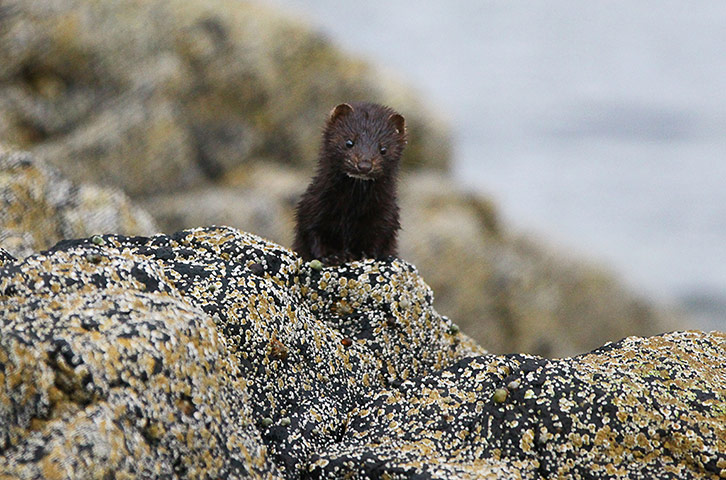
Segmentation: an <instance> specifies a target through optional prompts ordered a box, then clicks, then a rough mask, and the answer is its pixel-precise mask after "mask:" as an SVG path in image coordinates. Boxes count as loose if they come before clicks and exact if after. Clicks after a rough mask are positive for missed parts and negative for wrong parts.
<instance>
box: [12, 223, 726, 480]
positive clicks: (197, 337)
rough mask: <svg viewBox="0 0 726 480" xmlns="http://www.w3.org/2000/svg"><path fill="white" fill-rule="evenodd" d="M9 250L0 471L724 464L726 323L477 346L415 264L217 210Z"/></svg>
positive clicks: (468, 475) (536, 471) (674, 474)
mask: <svg viewBox="0 0 726 480" xmlns="http://www.w3.org/2000/svg"><path fill="white" fill-rule="evenodd" d="M3 262H4V263H3V266H2V267H0V311H1V312H2V316H3V319H2V322H1V323H0V372H1V373H0V418H1V421H0V477H3V478H58V479H64V478H68V479H70V478H106V477H111V476H115V477H116V478H119V477H126V478H172V477H184V478H290V479H292V478H432V479H433V478H442V479H444V478H446V479H473V478H533V479H534V478H553V477H563V478H564V477H566V478H577V477H580V478H644V479H645V478H685V479H691V478H693V479H696V478H699V479H700V478H704V479H705V478H716V477H718V476H719V475H722V476H724V475H726V454H724V452H726V422H724V418H726V417H725V415H726V414H725V412H724V404H725V402H726V373H725V371H724V369H723V365H724V362H726V335H724V334H722V333H711V334H706V333H701V332H677V333H671V334H667V335H663V336H659V337H652V338H628V339H625V340H623V341H620V342H618V343H614V344H609V345H606V346H604V347H603V348H601V349H598V350H596V351H593V352H591V353H590V354H587V355H581V356H578V357H573V358H565V359H560V360H547V359H544V358H542V357H535V356H530V355H523V354H516V355H506V356H498V355H493V354H488V353H487V352H486V351H485V350H483V349H482V348H481V347H479V346H477V345H476V344H475V343H473V342H472V341H471V339H469V338H468V337H467V336H466V335H464V334H463V333H461V332H460V331H459V329H458V327H457V326H456V325H455V324H454V323H452V322H451V321H450V320H449V319H448V318H446V317H442V316H441V315H439V314H438V313H437V312H436V310H435V309H434V308H433V295H432V292H431V290H430V288H429V287H428V286H427V285H426V284H425V283H424V281H423V279H422V277H421V276H420V275H419V274H418V272H417V270H416V269H415V267H413V266H412V265H410V264H407V263H405V262H403V261H400V260H396V259H388V260H381V261H374V260H365V261H361V262H353V263H349V264H344V265H341V266H338V267H328V266H324V265H321V264H320V263H319V262H309V263H303V262H302V260H300V259H299V258H298V257H297V256H296V255H295V254H294V253H293V252H291V251H289V250H287V249H285V248H283V247H281V246H279V245H276V244H273V243H271V242H268V241H265V240H262V239H261V238H259V237H256V236H254V235H251V234H247V233H243V232H240V231H238V230H234V229H231V228H226V227H217V228H202V229H193V230H187V231H182V232H178V233H175V234H173V235H170V236H167V235H156V236H153V237H124V236H119V235H103V236H98V235H97V236H93V237H91V238H86V239H80V240H68V241H63V242H60V243H59V244H57V245H56V246H54V247H53V248H51V249H49V250H48V251H46V252H43V253H39V254H35V255H32V256H30V257H27V258H25V259H24V260H14V259H12V258H9V257H8V258H5V259H4V260H3Z"/></svg>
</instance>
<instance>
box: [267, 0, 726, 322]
mask: <svg viewBox="0 0 726 480" xmlns="http://www.w3.org/2000/svg"><path fill="white" fill-rule="evenodd" d="M268 1H269V3H271V4H274V5H279V6H282V7H284V8H289V9H290V10H294V11H295V12H298V13H299V14H301V15H303V16H304V17H305V18H306V20H307V21H309V22H310V23H311V24H313V25H315V26H316V27H317V28H319V29H321V30H322V31H324V32H326V34H328V35H330V37H331V38H332V39H333V40H334V41H336V42H339V43H340V44H342V45H344V46H345V48H346V49H348V50H349V51H351V52H355V53H356V54H364V55H367V56H369V57H370V58H372V59H374V60H375V61H376V62H379V63H381V64H383V65H385V66H386V67H388V68H391V69H393V70H395V71H397V72H398V73H399V74H401V75H405V77H406V78H407V79H410V81H411V82H412V83H413V84H415V85H416V86H417V87H418V88H419V89H420V90H421V92H422V95H424V97H425V98H426V99H427V100H430V101H431V102H432V103H433V104H435V105H437V107H438V108H439V109H440V110H441V111H443V112H444V113H445V114H446V115H447V117H448V118H449V120H450V123H451V125H452V133H453V135H454V163H453V168H454V172H455V175H456V178H457V180H459V181H460V182H463V183H465V184H467V185H470V186H472V187H473V188H476V189H477V190H480V191H483V192H486V193H489V194H492V195H493V197H494V198H495V199H496V201H497V203H498V205H499V206H500V208H501V209H502V211H503V213H504V215H505V217H506V219H507V220H508V221H509V222H510V223H512V224H514V225H515V226H516V227H517V228H519V229H523V230H531V231H532V232H535V233H536V234H538V235H542V236H544V237H545V238H548V239H551V241H553V242H555V243H556V244H558V245H560V246H563V247H566V248H570V249H574V250H575V251H577V252H579V253H584V254H587V255H589V256H591V257H593V258H596V259H600V260H601V261H603V262H605V263H606V264H608V265H610V266H611V267H612V268H613V269H614V270H615V271H617V272H618V274H620V275H621V276H622V277H624V278H626V279H627V281H628V283H629V284H630V285H631V286H633V287H634V288H637V289H639V290H641V291H644V292H647V294H648V295H651V296H655V297H657V298H659V299H661V300H669V301H672V302H676V303H678V304H680V305H681V306H684V307H685V308H688V309H689V310H690V311H691V313H694V314H698V315H699V320H700V322H702V326H703V327H711V328H720V329H724V328H726V83H724V82H725V79H726V56H724V50H723V48H724V47H723V46H724V45H726V28H724V25H726V7H725V6H724V5H723V4H721V3H719V2H713V1H700V2H696V3H689V4H684V3H682V2H675V1H665V2H663V1H660V0H658V1H654V0H646V1H640V2H628V1H615V2H612V1H607V2H605V1H595V2H577V1H575V0H556V1H554V2H547V3H537V2H535V3H533V2H527V1H511V2H491V1H485V2H481V1H459V2H448V1H444V0H428V1H423V2H417V3H416V6H415V8H413V7H412V6H411V5H410V4H408V3H404V2H388V1H385V0H370V1H368V2H356V1H342V2H341V1H340V0H305V1H303V0H268Z"/></svg>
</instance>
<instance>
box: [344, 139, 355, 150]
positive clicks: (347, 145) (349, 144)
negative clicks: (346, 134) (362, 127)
mask: <svg viewBox="0 0 726 480" xmlns="http://www.w3.org/2000/svg"><path fill="white" fill-rule="evenodd" d="M353 145H355V142H354V141H353V140H348V141H346V142H345V146H346V147H348V148H353Z"/></svg>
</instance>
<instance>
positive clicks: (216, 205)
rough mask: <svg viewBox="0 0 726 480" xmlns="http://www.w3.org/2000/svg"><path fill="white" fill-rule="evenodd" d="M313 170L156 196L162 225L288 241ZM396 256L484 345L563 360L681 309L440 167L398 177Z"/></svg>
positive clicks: (652, 328) (258, 174)
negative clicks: (543, 238) (559, 243)
mask: <svg viewBox="0 0 726 480" xmlns="http://www.w3.org/2000/svg"><path fill="white" fill-rule="evenodd" d="M310 175H311V172H307V173H300V172H299V171H296V170H292V169H280V168H272V167H270V166H255V167H250V168H248V169H245V170H244V172H242V171H239V172H237V173H236V175H234V176H228V177H226V179H225V182H224V184H223V185H221V186H209V187H205V188H203V189H199V190H191V191H187V192H182V193H175V194H161V195H157V196H153V197H149V198H148V199H147V200H145V201H144V202H143V203H142V205H143V206H144V207H145V208H146V209H147V210H148V211H149V212H151V213H152V214H153V215H154V216H155V217H156V218H157V219H159V223H160V224H161V225H162V227H163V228H164V231H166V232H174V231H176V230H178V229H182V228H190V227H193V226H195V225H203V224H217V225H221V224H224V225H232V226H234V227H238V228H242V229H246V230H250V231H254V232H257V233H258V234H260V235H261V236H263V237H265V238H269V239H271V240H273V241H275V242H278V243H282V244H283V245H290V244H292V232H293V229H294V221H295V220H294V216H293V212H294V206H295V204H296V202H297V199H298V198H299V195H301V194H302V192H303V190H304V189H305V187H306V185H307V183H308V182H309V176H310ZM400 190H401V191H400V197H401V216H402V224H403V228H402V230H401V233H400V237H399V238H400V241H399V249H400V256H401V258H404V259H406V260H409V261H411V262H412V263H414V264H416V265H417V266H418V268H419V269H420V271H421V272H422V274H423V275H424V277H425V278H426V280H427V282H428V283H429V284H430V285H431V287H432V289H433V290H434V292H436V307H437V310H438V311H440V312H442V313H444V314H446V315H448V316H449V317H451V318H453V319H455V320H456V322H457V323H458V324H459V325H460V326H461V328H462V329H463V330H464V331H465V332H466V333H467V334H469V335H471V336H472V337H474V338H475V339H476V340H477V341H478V342H479V343H480V344H482V345H484V346H485V347H486V348H487V349H489V350H490V351H492V352H497V353H507V352H528V353H536V354H539V355H544V356H554V357H560V356H567V355H573V354H576V353H582V352H587V351H589V350H591V349H593V348H596V347H597V346H599V345H602V344H603V343H605V342H607V341H613V340H618V339H620V338H623V337H626V336H630V335H654V334H658V333H662V332H665V331H669V330H673V329H674V328H675V327H674V325H675V324H677V323H680V325H683V324H684V323H685V322H684V321H683V320H681V321H680V322H676V320H675V319H676V316H675V315H674V314H672V313H670V312H668V311H667V310H665V309H661V308H657V307H656V306H654V305H653V304H652V302H650V301H648V300H646V299H645V298H643V297H639V296H638V295H636V294H634V293H632V292H630V291H629V290H628V289H627V288H625V287H624V286H623V285H622V283H621V282H620V281H619V280H618V279H617V278H616V277H615V276H614V275H613V274H611V273H609V272H608V271H607V270H606V269H604V268H602V267H599V266H596V265H593V264H592V263H590V262H588V261H586V260H584V259H583V260H579V259H574V258H569V257H568V256H567V255H565V254H563V253H559V252H557V250H556V249H554V248H551V247H547V246H544V245H543V244H542V242H535V241H533V240H531V239H527V238H525V237H523V236H522V235H520V234H518V233H516V232H513V231H512V229H511V228H509V227H508V226H507V225H506V224H505V223H504V222H502V221H501V220H500V218H499V213H498V209H497V208H496V206H495V205H494V203H493V202H492V201H491V200H490V199H488V198H485V197H484V196H482V195H477V194H474V193H471V192H467V191H465V190H463V189H461V187H459V186H457V185H456V184H455V183H454V182H453V181H451V180H450V179H449V178H447V177H446V176H445V175H443V174H441V173H439V172H431V171H425V170H418V171H415V172H411V171H409V172H404V173H403V174H402V178H401V188H400Z"/></svg>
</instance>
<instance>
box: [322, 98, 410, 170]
mask: <svg viewBox="0 0 726 480" xmlns="http://www.w3.org/2000/svg"><path fill="white" fill-rule="evenodd" d="M405 145H406V124H405V120H404V119H403V116H402V115H400V114H398V113H396V112H395V111H394V110H392V109H390V108H388V107H384V106H382V105H376V104H373V103H354V104H348V103H341V104H340V105H338V106H337V107H335V108H334V109H333V110H332V111H331V112H330V118H329V119H328V123H327V124H326V127H325V133H324V144H323V160H324V161H326V162H329V164H328V165H327V166H328V167H329V168H331V167H332V168H335V169H336V170H337V171H340V172H341V173H344V174H345V175H347V176H348V177H351V178H357V179H361V180H376V179H379V178H382V177H388V176H391V175H395V173H396V171H397V170H398V164H399V161H400V159H401V154H402V153H403V147H404V146H405Z"/></svg>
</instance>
